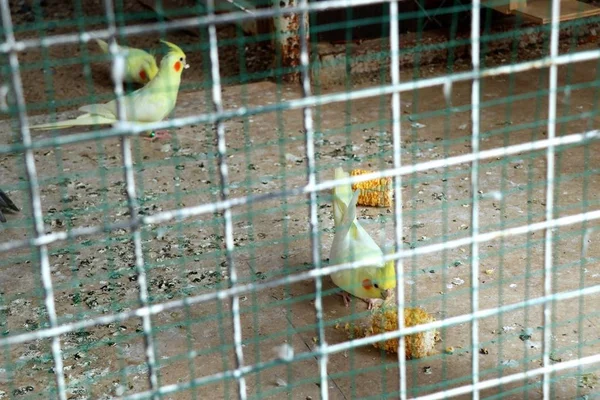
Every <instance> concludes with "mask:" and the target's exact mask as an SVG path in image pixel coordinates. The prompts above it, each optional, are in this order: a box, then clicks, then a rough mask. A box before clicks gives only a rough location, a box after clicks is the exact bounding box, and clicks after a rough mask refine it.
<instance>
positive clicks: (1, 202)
mask: <svg viewBox="0 0 600 400" xmlns="http://www.w3.org/2000/svg"><path fill="white" fill-rule="evenodd" d="M0 208H7V209H9V210H13V211H21V210H19V207H17V206H16V205H15V203H13V201H12V200H11V199H10V198H9V197H8V195H7V194H6V193H4V192H3V191H2V189H0Z"/></svg>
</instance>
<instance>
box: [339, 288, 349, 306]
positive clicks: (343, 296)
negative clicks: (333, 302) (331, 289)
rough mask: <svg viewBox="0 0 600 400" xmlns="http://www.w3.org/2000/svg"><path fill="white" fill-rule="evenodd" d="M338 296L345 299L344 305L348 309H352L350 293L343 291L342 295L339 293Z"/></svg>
mask: <svg viewBox="0 0 600 400" xmlns="http://www.w3.org/2000/svg"><path fill="white" fill-rule="evenodd" d="M338 296H342V299H344V305H345V306H346V308H348V307H350V295H349V294H348V292H346V291H343V292H341V293H338Z"/></svg>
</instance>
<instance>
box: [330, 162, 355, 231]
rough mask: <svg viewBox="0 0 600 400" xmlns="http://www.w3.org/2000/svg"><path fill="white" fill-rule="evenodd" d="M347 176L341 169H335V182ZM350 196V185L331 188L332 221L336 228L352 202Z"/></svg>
mask: <svg viewBox="0 0 600 400" xmlns="http://www.w3.org/2000/svg"><path fill="white" fill-rule="evenodd" d="M349 176H350V175H349V174H348V173H347V172H344V170H343V169H342V168H336V169H335V179H336V180H338V179H344V178H348V177H349ZM352 195H353V193H352V185H350V184H343V185H339V186H336V187H335V188H333V220H334V221H335V225H336V226H338V225H340V223H341V222H342V219H343V218H344V214H345V213H346V209H347V208H348V206H349V205H350V203H351V202H352ZM355 207H356V206H355Z"/></svg>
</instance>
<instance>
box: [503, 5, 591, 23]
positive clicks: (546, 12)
mask: <svg viewBox="0 0 600 400" xmlns="http://www.w3.org/2000/svg"><path fill="white" fill-rule="evenodd" d="M550 6H551V3H550V1H549V0H534V1H528V2H527V3H526V5H525V6H524V7H521V8H518V9H516V10H514V11H513V13H515V14H519V15H521V16H523V18H526V19H528V20H530V21H532V22H535V23H538V24H547V23H549V22H550V21H551V18H552V10H551V8H550ZM599 14H600V8H598V7H594V6H591V5H589V4H586V3H583V2H580V1H576V0H563V1H561V3H560V20H561V22H562V21H569V20H572V19H577V18H584V17H590V16H592V15H599Z"/></svg>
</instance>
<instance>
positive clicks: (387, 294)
mask: <svg viewBox="0 0 600 400" xmlns="http://www.w3.org/2000/svg"><path fill="white" fill-rule="evenodd" d="M394 293H395V291H394V289H385V290H382V291H381V298H382V299H383V300H387V299H391V298H392V297H393V296H394Z"/></svg>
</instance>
